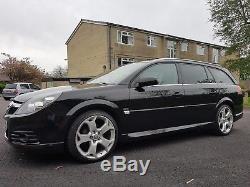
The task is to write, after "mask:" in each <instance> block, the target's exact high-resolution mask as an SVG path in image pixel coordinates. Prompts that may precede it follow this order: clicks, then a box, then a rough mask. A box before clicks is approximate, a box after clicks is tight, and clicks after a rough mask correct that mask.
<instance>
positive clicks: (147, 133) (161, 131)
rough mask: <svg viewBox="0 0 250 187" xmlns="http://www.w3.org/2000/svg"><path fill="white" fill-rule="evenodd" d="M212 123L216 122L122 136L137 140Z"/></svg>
mask: <svg viewBox="0 0 250 187" xmlns="http://www.w3.org/2000/svg"><path fill="white" fill-rule="evenodd" d="M211 123H214V122H205V123H196V124H191V125H183V126H178V127H169V128H164V129H156V130H149V131H142V132H133V133H128V134H122V135H125V136H128V137H130V138H137V137H142V136H150V135H154V134H161V133H166V132H171V131H177V130H182V129H189V128H193V127H199V126H204V125H208V124H211Z"/></svg>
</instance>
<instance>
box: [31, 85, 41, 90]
mask: <svg viewBox="0 0 250 187" xmlns="http://www.w3.org/2000/svg"><path fill="white" fill-rule="evenodd" d="M30 88H31V89H34V90H40V88H39V87H38V86H37V85H34V84H30Z"/></svg>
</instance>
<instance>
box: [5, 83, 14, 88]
mask: <svg viewBox="0 0 250 187" xmlns="http://www.w3.org/2000/svg"><path fill="white" fill-rule="evenodd" d="M16 86H17V85H16V84H6V86H5V88H6V89H16Z"/></svg>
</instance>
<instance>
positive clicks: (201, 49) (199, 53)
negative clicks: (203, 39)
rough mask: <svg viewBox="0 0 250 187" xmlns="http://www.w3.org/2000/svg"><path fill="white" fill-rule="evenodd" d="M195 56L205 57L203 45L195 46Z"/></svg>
mask: <svg viewBox="0 0 250 187" xmlns="http://www.w3.org/2000/svg"><path fill="white" fill-rule="evenodd" d="M196 52H197V55H205V47H204V46H203V45H197V50H196Z"/></svg>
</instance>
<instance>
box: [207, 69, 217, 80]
mask: <svg viewBox="0 0 250 187" xmlns="http://www.w3.org/2000/svg"><path fill="white" fill-rule="evenodd" d="M205 69H206V68H205ZM206 72H207V77H208V82H209V83H215V80H214V77H213V76H212V74H211V72H210V71H209V70H208V69H206Z"/></svg>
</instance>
